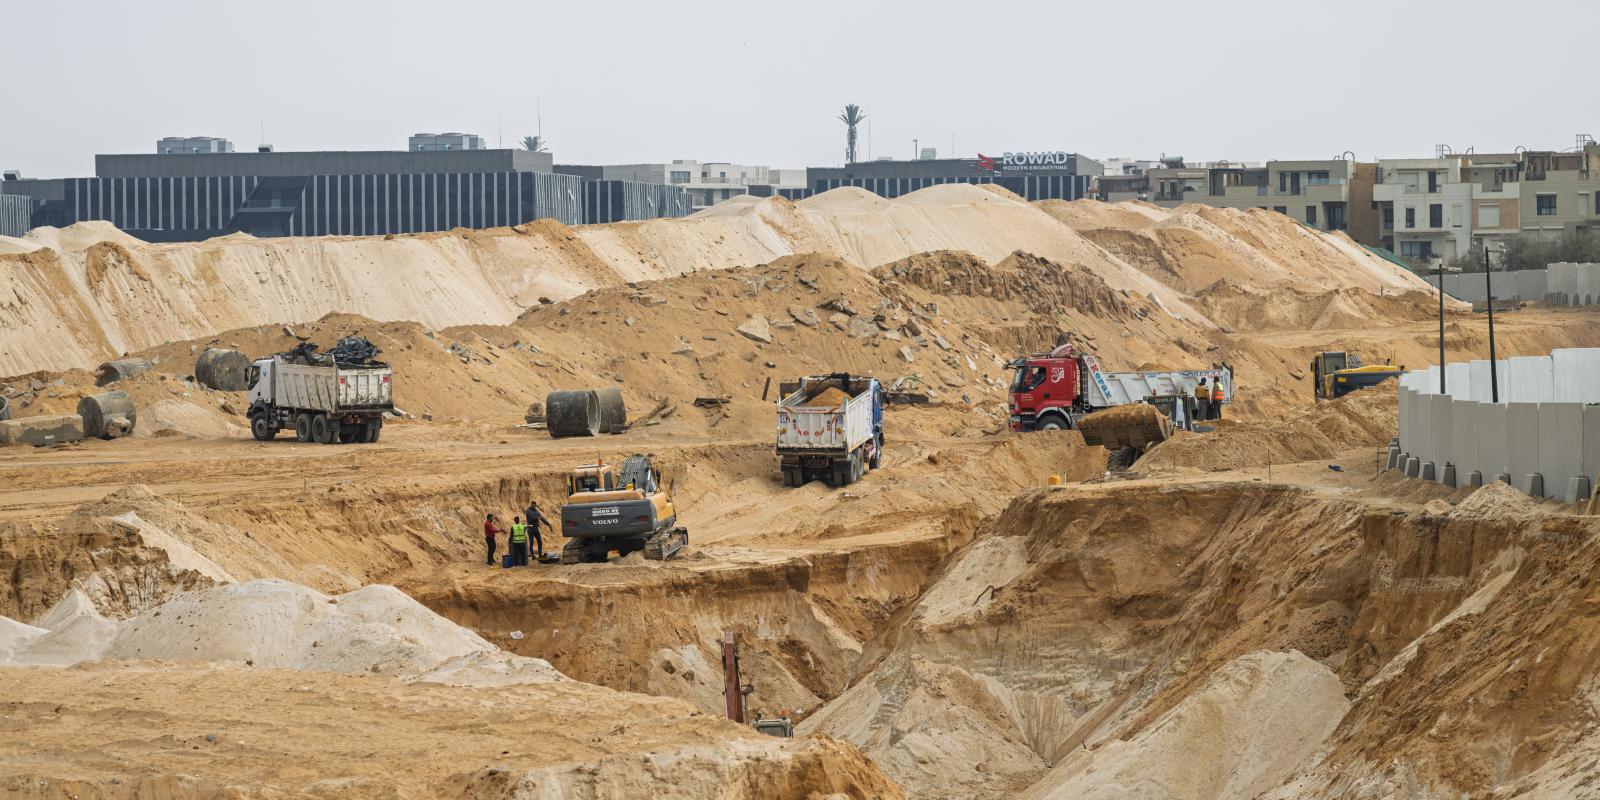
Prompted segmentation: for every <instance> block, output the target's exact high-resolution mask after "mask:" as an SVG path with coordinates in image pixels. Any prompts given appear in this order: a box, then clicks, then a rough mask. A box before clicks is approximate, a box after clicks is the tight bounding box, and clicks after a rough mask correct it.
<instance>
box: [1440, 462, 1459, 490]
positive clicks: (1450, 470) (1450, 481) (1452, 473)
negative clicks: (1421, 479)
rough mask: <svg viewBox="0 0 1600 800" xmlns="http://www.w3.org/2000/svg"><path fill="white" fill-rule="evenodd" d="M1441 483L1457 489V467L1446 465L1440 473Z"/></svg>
mask: <svg viewBox="0 0 1600 800" xmlns="http://www.w3.org/2000/svg"><path fill="white" fill-rule="evenodd" d="M1439 482H1440V483H1442V484H1444V485H1446V486H1448V487H1450V488H1452V489H1454V488H1456V465H1454V464H1445V465H1444V469H1443V470H1441V471H1440V473H1439Z"/></svg>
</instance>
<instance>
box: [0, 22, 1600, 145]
mask: <svg viewBox="0 0 1600 800" xmlns="http://www.w3.org/2000/svg"><path fill="white" fill-rule="evenodd" d="M0 27H3V28H4V29H5V30H6V32H7V33H6V36H5V37H4V41H3V42H0V68H3V69H0V74H3V75H6V76H8V79H7V81H6V88H5V90H4V97H5V101H4V106H3V107H4V108H5V109H6V112H7V113H6V114H5V115H4V119H5V123H6V124H3V125H0V167H3V168H6V169H13V168H20V169H22V170H23V171H24V173H25V174H26V175H27V176H29V177H60V176H83V175H92V174H93V170H94V161H93V156H94V154H95V153H125V152H135V153H148V152H153V151H154V148H155V141H156V139H158V138H160V137H162V136H167V135H211V136H223V137H226V138H229V139H232V140H233V142H234V144H235V146H236V147H237V148H238V149H240V150H245V149H251V148H254V147H255V146H256V145H257V144H258V143H259V142H260V141H261V140H262V139H261V133H260V131H261V128H262V125H263V124H264V126H265V132H266V133H265V141H266V142H268V143H270V144H273V145H276V146H277V148H278V149H280V150H368V149H404V147H405V140H406V136H407V135H409V134H411V133H413V132H417V131H433V132H439V131H446V130H452V131H467V132H472V133H477V134H479V135H482V136H483V137H484V138H485V139H486V140H487V141H488V143H489V144H490V146H495V143H496V142H499V141H501V136H502V131H503V137H504V138H503V141H504V143H505V145H506V146H508V147H509V146H513V145H514V143H515V142H516V141H517V139H518V138H520V137H521V136H523V135H525V134H531V133H534V132H535V129H536V127H537V125H538V118H537V117H538V114H537V113H536V109H537V108H539V107H540V106H541V105H542V109H543V125H544V135H545V137H546V138H547V139H548V140H549V141H550V143H551V150H552V151H553V152H554V153H555V156H556V159H557V161H559V162H564V163H629V162H648V161H665V160H670V159H672V158H694V159H699V160H702V161H706V160H724V161H734V162H742V163H752V164H769V165H772V166H781V167H804V166H813V165H829V164H837V163H840V162H841V161H842V160H843V158H844V130H843V127H844V126H843V125H842V124H841V123H840V122H838V120H837V119H836V117H837V115H838V113H839V111H840V110H841V108H842V107H843V106H844V105H845V104H846V103H851V102H854V103H859V104H861V105H863V106H865V107H866V108H867V112H868V116H869V120H870V134H866V133H864V135H870V153H871V155H873V156H894V157H897V158H905V157H909V156H910V155H911V153H912V140H913V139H920V140H921V144H922V146H923V147H929V146H932V147H937V148H938V149H939V152H940V155H941V156H944V155H948V154H949V153H950V152H952V150H953V152H954V153H955V154H956V155H959V156H963V157H970V156H971V154H972V153H974V152H976V151H984V152H1000V151H1006V150H1056V149H1061V150H1071V151H1076V152H1081V153H1085V154H1087V155H1090V156H1094V157H1097V158H1103V157H1113V156H1126V157H1136V158H1155V157H1157V156H1159V155H1161V154H1162V153H1167V154H1171V155H1181V156H1184V157H1187V158H1189V159H1191V160H1197V159H1218V158H1226V159H1231V160H1236V161H1243V160H1250V161H1254V160H1265V159H1269V158H1332V157H1335V156H1337V155H1338V154H1340V153H1342V152H1344V151H1347V150H1348V151H1353V152H1354V153H1355V154H1356V156H1357V157H1358V158H1360V159H1362V160H1369V159H1372V158H1376V157H1379V156H1384V157H1390V158H1401V157H1425V156H1431V155H1432V153H1433V146H1434V145H1435V144H1441V143H1443V144H1449V145H1451V146H1452V147H1453V148H1455V150H1456V151H1458V152H1459V151H1464V150H1465V149H1466V148H1467V147H1469V146H1473V147H1476V149H1477V152H1490V151H1505V150H1509V149H1511V148H1513V147H1516V146H1518V145H1521V146H1526V147H1530V148H1536V149H1538V148H1546V149H1562V148H1568V147H1571V146H1573V136H1574V134H1577V133H1593V134H1595V135H1597V136H1600V88H1597V87H1600V40H1597V38H1596V36H1595V31H1596V30H1597V29H1600V3H1597V2H1595V0H1551V1H1550V2H1541V1H1540V0H1528V1H1527V2H1519V3H1504V2H1493V3H1491V2H1487V1H1486V0H1455V2H1425V1H1423V0H1383V1H1381V2H1372V1H1370V0H1346V1H1344V2H1338V3H1321V4H1312V3H1308V2H1299V1H1297V0H1289V1H1288V2H1285V0H1272V1H1271V2H1267V1H1265V0H1263V1H1260V2H1258V1H1257V0H1239V1H1237V2H1222V3H1217V2H1210V3H1207V2H1201V1H1197V0H1188V1H1187V2H1182V1H1174V2H1167V1H1166V0H1160V1H1158V2H1141V0H1125V1H1124V2H1101V3H1072V2H1063V1H1062V0H1053V1H1052V0H1039V1H1038V2H1031V1H1027V0H988V1H987V2H976V3H973V2H963V3H956V2H942V1H940V0H924V1H923V2H906V3H887V2H873V0H846V1H843V2H838V1H836V0H808V2H798V3H796V2H784V3H777V2H759V1H758V2H751V1H750V0H742V1H739V2H735V1H733V0H726V1H725V0H680V1H679V2H662V1H660V0H648V1H645V0H637V1H635V0H629V1H628V2H610V3H607V2H598V1H597V0H591V1H590V2H542V3H536V2H520V3H512V2H476V1H466V0H430V2H416V1H414V0H385V1H384V2H356V1H355V0H319V1H318V2H301V1H300V0H273V1H272V2H262V3H245V2H235V1H234V0H220V2H219V0H207V1H206V2H187V1H186V0H157V1H156V2H123V1H120V0H119V1H118V2H83V3H49V2H29V3H23V2H7V3H5V4H4V6H3V7H0ZM502 119H503V120H504V122H503V124H502V122H501V120H502ZM952 142H953V148H952ZM868 146H869V145H868V142H866V141H863V143H862V147H863V149H867V148H868Z"/></svg>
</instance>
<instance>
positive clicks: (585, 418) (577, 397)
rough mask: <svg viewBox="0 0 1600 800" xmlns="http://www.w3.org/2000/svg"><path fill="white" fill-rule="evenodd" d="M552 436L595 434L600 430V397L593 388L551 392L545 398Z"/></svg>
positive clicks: (546, 413)
mask: <svg viewBox="0 0 1600 800" xmlns="http://www.w3.org/2000/svg"><path fill="white" fill-rule="evenodd" d="M544 415H545V426H546V427H547V428H549V430H550V436H551V437H552V438H554V437H560V436H593V435H595V434H596V433H597V432H599V430H600V398H599V397H598V396H597V395H596V394H595V391H594V390H593V389H578V390H575V391H566V392H551V393H550V394H549V395H547V396H546V397H545V399H544Z"/></svg>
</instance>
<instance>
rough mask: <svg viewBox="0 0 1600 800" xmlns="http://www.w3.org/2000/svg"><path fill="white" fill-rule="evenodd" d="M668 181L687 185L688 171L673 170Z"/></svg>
mask: <svg viewBox="0 0 1600 800" xmlns="http://www.w3.org/2000/svg"><path fill="white" fill-rule="evenodd" d="M668 180H669V182H671V183H688V182H689V172H688V170H682V171H679V170H673V171H672V177H671V178H669V179H668Z"/></svg>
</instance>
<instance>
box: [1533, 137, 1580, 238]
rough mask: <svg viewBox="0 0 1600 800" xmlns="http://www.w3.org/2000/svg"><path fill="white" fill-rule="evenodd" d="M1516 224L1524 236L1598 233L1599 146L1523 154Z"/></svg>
mask: <svg viewBox="0 0 1600 800" xmlns="http://www.w3.org/2000/svg"><path fill="white" fill-rule="evenodd" d="M1521 184H1522V185H1521V189H1522V191H1521V196H1520V197H1519V204H1518V205H1519V223H1520V226H1521V230H1522V231H1523V232H1524V233H1538V234H1549V235H1555V234H1560V233H1561V232H1563V231H1566V230H1574V229H1580V228H1581V229H1589V230H1600V145H1596V144H1588V145H1586V146H1585V147H1583V149H1581V150H1577V151H1575V152H1559V153H1558V152H1550V151H1531V150H1530V151H1527V152H1525V153H1523V154H1522V182H1521Z"/></svg>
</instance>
